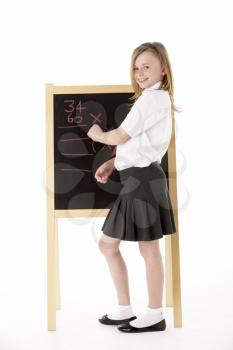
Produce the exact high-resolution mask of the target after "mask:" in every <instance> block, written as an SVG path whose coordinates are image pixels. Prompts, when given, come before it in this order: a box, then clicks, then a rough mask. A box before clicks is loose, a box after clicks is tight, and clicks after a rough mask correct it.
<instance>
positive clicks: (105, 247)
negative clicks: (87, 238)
mask: <svg viewBox="0 0 233 350" xmlns="http://www.w3.org/2000/svg"><path fill="white" fill-rule="evenodd" d="M119 244H120V240H119V239H116V238H111V237H108V236H106V235H103V236H102V237H101V238H100V240H99V244H98V245H99V250H100V251H101V253H102V254H104V255H113V254H116V253H118V252H119Z"/></svg>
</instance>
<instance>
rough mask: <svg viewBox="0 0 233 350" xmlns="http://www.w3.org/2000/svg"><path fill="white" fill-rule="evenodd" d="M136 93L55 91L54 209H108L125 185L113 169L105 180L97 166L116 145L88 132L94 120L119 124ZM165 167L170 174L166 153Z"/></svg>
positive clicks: (106, 126) (105, 127)
mask: <svg viewBox="0 0 233 350" xmlns="http://www.w3.org/2000/svg"><path fill="white" fill-rule="evenodd" d="M132 95H133V93H132V92H131V93H129V92H124V93H112V92H111V93H88V94H87V93H78V94H77V93H75V94H54V95H53V105H54V108H53V111H54V123H53V125H54V194H55V209H56V210H70V209H109V208H110V207H111V205H112V203H113V202H114V201H115V199H116V197H117V195H118V193H119V192H120V190H121V188H122V185H121V183H120V179H119V173H118V171H117V170H114V171H113V173H112V175H111V176H110V178H109V180H108V182H107V183H106V184H101V183H99V182H97V180H96V179H95V177H94V174H95V171H96V169H97V168H98V167H99V166H100V165H101V164H102V163H104V162H105V161H107V160H108V159H110V158H111V156H112V155H113V154H114V151H115V146H109V145H104V144H101V143H98V142H94V141H93V140H91V139H90V138H89V137H88V136H87V132H88V130H89V129H90V127H91V126H92V125H93V124H98V125H99V126H100V127H101V128H102V129H103V130H104V131H109V130H112V129H115V128H117V127H118V126H119V125H120V124H121V122H122V121H123V120H124V118H125V117H126V115H127V113H128V112H129V110H130V108H131V106H132V101H130V99H129V98H130V97H131V96H132ZM161 165H162V167H163V169H164V171H165V173H166V175H167V154H166V155H165V156H164V157H163V161H162V164H161Z"/></svg>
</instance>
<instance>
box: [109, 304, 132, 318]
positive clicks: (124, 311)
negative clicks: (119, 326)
mask: <svg viewBox="0 0 233 350" xmlns="http://www.w3.org/2000/svg"><path fill="white" fill-rule="evenodd" d="M107 315H108V318H110V319H111V320H124V319H125V318H130V317H133V316H134V313H133V310H132V306H131V305H130V304H129V305H119V304H118V305H117V307H116V309H115V310H114V311H113V312H110V313H108V314H107Z"/></svg>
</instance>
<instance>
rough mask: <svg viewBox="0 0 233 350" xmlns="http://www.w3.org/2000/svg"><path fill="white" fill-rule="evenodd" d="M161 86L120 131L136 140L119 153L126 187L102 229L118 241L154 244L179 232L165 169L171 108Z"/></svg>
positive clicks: (118, 166)
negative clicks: (163, 163)
mask: <svg viewBox="0 0 233 350" xmlns="http://www.w3.org/2000/svg"><path fill="white" fill-rule="evenodd" d="M160 83H161V81H158V82H156V83H155V84H154V85H153V86H151V87H149V88H146V89H144V90H143V91H142V94H141V95H140V96H139V98H138V99H137V100H136V102H135V103H134V105H133V107H132V108H131V110H130V112H129V113H128V114H127V116H126V117H125V119H124V120H123V122H122V123H121V124H120V125H119V127H121V128H123V129H124V130H125V132H127V134H128V135H130V136H131V138H130V139H129V140H127V141H126V142H125V143H124V144H121V145H118V146H117V147H116V158H115V168H116V170H118V171H119V175H120V181H121V184H122V185H123V187H122V190H121V191H120V193H119V195H118V197H117V198H116V200H115V202H114V203H113V205H112V207H111V209H110V211H109V212H108V215H107V216H106V218H105V221H104V224H103V226H102V231H103V233H104V234H106V235H108V236H110V237H113V238H118V239H121V240H125V241H150V240H154V239H159V238H162V237H163V235H167V234H172V233H175V232H176V227H175V221H174V216H173V210H172V205H171V200H170V197H169V192H168V186H167V178H166V175H165V173H164V171H163V169H162V167H161V165H160V164H161V160H162V158H163V156H164V155H165V153H166V152H167V149H168V146H169V143H170V140H171V133H172V116H171V102H170V97H169V93H168V92H167V91H164V90H160V89H159V87H160Z"/></svg>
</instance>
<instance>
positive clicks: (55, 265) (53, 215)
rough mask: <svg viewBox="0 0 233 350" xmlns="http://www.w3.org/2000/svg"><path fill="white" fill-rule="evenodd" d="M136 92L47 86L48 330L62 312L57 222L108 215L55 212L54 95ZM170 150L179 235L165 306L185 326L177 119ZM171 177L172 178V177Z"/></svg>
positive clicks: (172, 246) (170, 240) (169, 245)
mask: <svg viewBox="0 0 233 350" xmlns="http://www.w3.org/2000/svg"><path fill="white" fill-rule="evenodd" d="M111 92H112V93H116V92H121V93H123V92H133V91H132V88H131V86H130V85H102V86H54V85H53V84H46V197H47V210H46V214H47V310H48V330H49V331H55V330H56V310H59V309H60V282H59V254H58V251H59V249H58V248H59V244H58V219H59V218H66V217H69V218H70V217H85V216H86V217H90V214H91V216H93V217H96V216H106V215H107V213H108V211H109V209H96V210H93V209H91V210H88V209H83V210H82V209H78V210H55V200H54V195H55V193H54V120H53V118H54V115H53V114H54V113H53V112H54V111H53V95H54V94H73V93H111ZM172 121H173V123H172V139H171V143H170V146H169V149H168V174H169V194H170V197H171V202H172V206H173V210H174V216H175V224H176V228H177V232H176V233H175V234H173V235H168V236H165V277H166V279H165V281H166V306H173V315H174V327H182V312H181V287H180V257H179V233H178V232H179V229H178V204H177V178H176V145H175V119H174V114H173V117H172ZM170 174H172V175H173V176H170Z"/></svg>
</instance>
